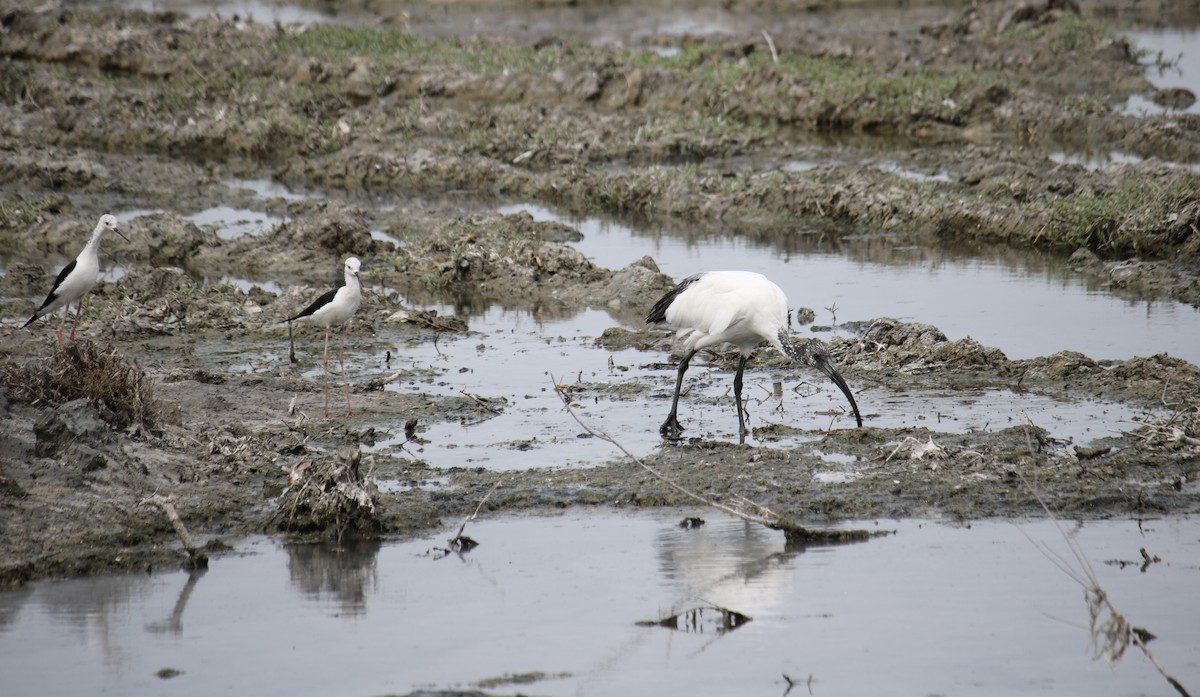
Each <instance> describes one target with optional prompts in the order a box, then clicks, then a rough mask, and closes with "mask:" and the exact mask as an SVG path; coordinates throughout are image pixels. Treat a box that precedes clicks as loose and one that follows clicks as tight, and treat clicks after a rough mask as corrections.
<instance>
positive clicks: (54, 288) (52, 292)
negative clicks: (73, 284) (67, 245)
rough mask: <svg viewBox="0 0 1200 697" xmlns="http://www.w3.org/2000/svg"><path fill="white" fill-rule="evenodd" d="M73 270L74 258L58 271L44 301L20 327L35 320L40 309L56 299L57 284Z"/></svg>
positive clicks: (60, 283)
mask: <svg viewBox="0 0 1200 697" xmlns="http://www.w3.org/2000/svg"><path fill="white" fill-rule="evenodd" d="M74 270H75V260H74V259H72V260H71V263H70V264H67V265H66V266H64V267H63V269H62V271H59V272H58V278H55V279H54V285H52V286H50V292H49V293H48V294H47V295H46V300H45V302H43V303H42V306H41V307H39V308H38V309H37V312H35V313H33V317H30V318H29V321H28V322H26V323H25V324H24V326H22V327H21V328H22V329H24V328H25V327H28V326H29V325H31V324H33V323H34V322H36V321H37V318H38V316H39V315H41V313H42V310H45V309H46V308H47V307H49V306H50V303H52V302H54V301H55V300H57V299H58V288H59V286H61V285H62V282H63V281H64V280H66V278H67V276H70V275H71V272H72V271H74Z"/></svg>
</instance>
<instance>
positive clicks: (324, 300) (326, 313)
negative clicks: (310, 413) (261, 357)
mask: <svg viewBox="0 0 1200 697" xmlns="http://www.w3.org/2000/svg"><path fill="white" fill-rule="evenodd" d="M360 267H361V264H360V263H359V261H358V259H357V258H356V257H350V258H348V259H346V267H345V271H346V284H345V285H343V286H342V287H341V288H338V289H337V290H331V291H328V292H326V293H324V294H322V295H321V297H319V298H317V299H316V300H314V301H313V303H312V304H311V305H309V306H308V307H306V308H304V309H303V310H301V311H300V312H299V313H298V314H296V315H294V316H292V317H288V318H287V323H288V342H289V344H290V343H291V338H292V322H295V321H297V320H308V321H309V322H312V323H313V324H315V325H317V326H319V327H325V355H324V357H323V358H322V359H321V364H322V366H324V368H325V418H327V419H328V418H329V332H330V331H331V329H332V328H333V327H334V326H337V325H343V327H342V330H343V331H344V330H345V326H344V325H345V323H346V322H347V321H348V320H349V319H350V318H351V317H352V316H354V312H355V311H356V310H358V303H359V302H360V301H362V282H361V281H359V280H358V270H359V268H360ZM289 357H290V358H291V361H292V362H293V363H295V362H296V350H295V346H294V345H293V346H291V347H290V353H289ZM338 362H339V363H341V365H342V386H343V389H344V390H345V393H346V416H354V410H353V409H352V408H351V407H350V381H349V380H348V379H347V378H346V356H345V351H344V350H343V346H342V345H341V342H339V345H338Z"/></svg>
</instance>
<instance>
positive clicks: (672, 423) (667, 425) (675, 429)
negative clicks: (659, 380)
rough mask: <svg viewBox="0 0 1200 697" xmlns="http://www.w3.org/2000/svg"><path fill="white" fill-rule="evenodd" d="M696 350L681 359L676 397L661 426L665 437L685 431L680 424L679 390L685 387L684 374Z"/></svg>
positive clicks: (660, 430)
mask: <svg viewBox="0 0 1200 697" xmlns="http://www.w3.org/2000/svg"><path fill="white" fill-rule="evenodd" d="M695 355H696V352H695V351H692V352H691V353H689V354H688V355H686V356H684V357H683V360H682V361H679V374H678V375H676V376H675V397H674V399H672V400H671V413H670V414H668V415H667V420H666V421H664V422H663V425H662V426H659V428H658V432H659V433H661V434H662V436H663V437H664V438H678V437H679V436H680V434H682V433H683V426H680V425H679V416H678V414H679V391H680V389H682V388H683V374H684V373H686V372H687V369H688V361H690V360H692V356H695Z"/></svg>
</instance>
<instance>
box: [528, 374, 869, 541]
mask: <svg viewBox="0 0 1200 697" xmlns="http://www.w3.org/2000/svg"><path fill="white" fill-rule="evenodd" d="M551 383H552V384H553V385H554V391H555V392H556V393H557V394H558V396H559V398H560V399H562V401H563V408H564V409H566V410H567V413H568V414H570V415H571V418H572V419H575V423H577V424H579V426H580V427H581V428H582V429H583V430H584V431H587V432H588V433H589V434H590V435H592V436H593V437H595V438H599V439H600V440H602V441H604V442H606V443H609V444H610V445H612V446H614V447H615V448H617V449H618V450H620V451H621V452H622V453H624V454H625V456H626V457H628V458H629V459H630V460H632V461H633V463H634V464H636V465H637V466H638V467H641V468H642V469H643V470H645V471H646V472H649V473H650V474H651V475H652V476H653V477H654V478H655V479H658V480H659V481H660V482H662V483H664V484H666V485H667V486H669V487H671V488H672V489H674V490H675V491H677V492H679V493H680V494H683V495H684V496H686V497H687V498H689V499H692V500H693V501H696V502H698V503H702V504H704V505H706V506H712V507H713V508H715V509H717V510H718V511H721V512H723V513H728V514H729V515H731V516H734V517H735V518H740V519H741V520H744V521H747V522H750V523H759V524H761V525H765V526H767V527H768V528H771V529H772V530H782V531H783V533H784V536H785V538H786V539H787V541H788V542H791V543H797V544H804V543H817V542H825V543H837V542H853V541H860V540H866V539H868V538H869V537H870V534H869V533H868V532H866V531H865V530H809V529H808V528H805V527H803V526H801V525H798V524H796V523H794V522H792V521H790V520H787V519H786V518H784V517H783V516H781V515H779V514H778V513H776V512H775V511H772V510H771V509H769V508H767V507H766V506H763V505H761V504H758V503H754V502H753V501H750V500H749V499H746V498H745V497H742V496H738V497H737V499H738V502H739V504H740V506H741V507H740V508H738V507H734V506H730V505H727V504H724V503H721V502H719V501H714V500H712V499H709V498H706V497H704V496H701V495H700V494H697V493H695V492H693V491H691V490H690V489H687V488H686V487H684V486H682V485H680V484H678V483H676V482H675V481H674V480H672V479H671V478H670V477H668V476H667V475H665V474H663V473H662V472H659V471H658V470H656V469H654V468H653V467H651V466H650V465H647V464H646V463H645V462H642V460H641V459H640V458H639V457H638V456H637V455H634V454H633V453H632V452H630V450H629V449H628V448H626V447H625V446H624V445H622V444H621V443H620V442H618V441H617V439H615V438H613V437H612V436H610V435H609V434H607V433H605V432H604V431H598V430H596V429H594V428H592V427H591V426H589V425H587V424H586V423H584V421H583V419H580V418H579V415H578V414H576V413H575V410H574V409H572V408H571V398H570V396H569V395H568V394H567V393H566V390H564V389H563V388H562V387H561V386H559V384H558V381H557V380H555V379H554V378H553V376H551Z"/></svg>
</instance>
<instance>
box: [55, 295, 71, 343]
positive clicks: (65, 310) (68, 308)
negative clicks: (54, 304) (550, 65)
mask: <svg viewBox="0 0 1200 697" xmlns="http://www.w3.org/2000/svg"><path fill="white" fill-rule="evenodd" d="M69 314H71V306H70V305H67V306H66V307H64V308H63V316H62V319H61V320H59V322H58V347H59V348H62V333H63V327H65V326H67V315H69Z"/></svg>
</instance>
